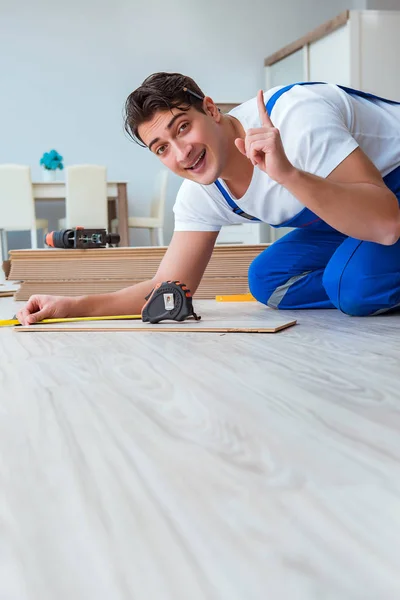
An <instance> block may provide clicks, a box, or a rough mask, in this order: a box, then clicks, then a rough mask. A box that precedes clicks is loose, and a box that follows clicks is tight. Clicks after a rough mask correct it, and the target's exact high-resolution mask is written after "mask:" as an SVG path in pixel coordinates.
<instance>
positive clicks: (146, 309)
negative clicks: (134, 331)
mask: <svg viewBox="0 0 400 600" xmlns="http://www.w3.org/2000/svg"><path fill="white" fill-rule="evenodd" d="M146 300H147V302H146V304H145V305H144V306H143V309H142V321H143V322H145V323H159V322H160V321H164V320H167V319H171V320H172V321H185V320H186V319H190V318H193V319H195V320H196V321H199V320H200V319H201V317H199V316H198V315H196V313H195V312H194V310H193V301H192V295H191V293H190V290H189V289H188V288H187V287H186V285H185V284H184V283H181V282H180V281H163V282H162V283H159V284H157V285H156V287H155V288H154V289H153V290H152V292H150V294H149V295H148V296H146Z"/></svg>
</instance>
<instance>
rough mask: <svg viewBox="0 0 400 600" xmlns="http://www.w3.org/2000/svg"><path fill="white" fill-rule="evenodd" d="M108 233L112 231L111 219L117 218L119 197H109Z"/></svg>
mask: <svg viewBox="0 0 400 600" xmlns="http://www.w3.org/2000/svg"><path fill="white" fill-rule="evenodd" d="M107 217H108V233H111V221H112V220H113V219H116V218H117V199H116V198H109V199H108V211H107Z"/></svg>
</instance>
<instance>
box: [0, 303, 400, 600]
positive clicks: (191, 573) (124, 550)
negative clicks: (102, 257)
mask: <svg viewBox="0 0 400 600" xmlns="http://www.w3.org/2000/svg"><path fill="white" fill-rule="evenodd" d="M212 304H214V303H211V301H209V302H208V303H207V302H201V303H200V302H199V303H197V304H195V309H197V310H198V312H200V314H202V315H203V318H206V315H207V310H211V309H212ZM235 306H236V307H237V313H238V318H240V315H241V311H243V310H245V306H244V305H243V304H237V305H235ZM219 309H220V310H223V308H221V306H220V308H219ZM14 312H15V307H14V306H13V303H12V301H10V299H8V298H5V299H2V300H0V317H1V318H10V317H12V316H13V314H14ZM263 316H264V317H265V312H264V309H263V308H262V307H260V320H261V321H262V319H263ZM285 316H288V317H294V318H297V319H298V325H296V326H295V327H291V328H289V329H287V330H285V331H282V332H280V333H276V334H225V335H222V334H204V333H202V334H197V333H193V334H191V333H184V334H173V333H160V334H158V333H151V334H137V333H135V332H123V333H111V332H107V333H92V332H91V333H88V334H85V333H77V332H75V333H73V332H71V333H48V334H39V333H38V334H24V333H20V334H16V332H15V331H12V330H11V329H3V330H0V386H1V388H0V389H1V399H0V598H1V599H2V600H3V599H4V600H132V599H134V600H286V599H287V600H349V599H354V600H392V599H393V600H395V599H398V598H399V597H400V568H399V567H400V390H399V388H400V315H399V316H380V317H372V318H351V317H347V316H345V315H342V314H340V313H339V312H336V311H305V312H300V311H298V312H290V313H285Z"/></svg>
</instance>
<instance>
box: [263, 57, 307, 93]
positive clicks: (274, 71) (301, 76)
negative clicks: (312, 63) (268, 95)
mask: <svg viewBox="0 0 400 600" xmlns="http://www.w3.org/2000/svg"><path fill="white" fill-rule="evenodd" d="M306 51H307V50H306V48H301V49H300V50H297V52H294V53H293V54H290V55H289V56H287V57H286V58H283V59H282V60H279V61H278V62H276V63H274V64H273V65H271V66H270V67H267V68H266V88H267V89H270V88H272V87H275V86H276V85H289V84H290V83H295V82H297V81H307V79H305V60H306V58H305V53H306Z"/></svg>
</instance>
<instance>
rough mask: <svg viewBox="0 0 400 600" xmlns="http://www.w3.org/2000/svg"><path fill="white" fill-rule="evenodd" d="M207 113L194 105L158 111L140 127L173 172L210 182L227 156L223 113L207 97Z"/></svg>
mask: <svg viewBox="0 0 400 600" xmlns="http://www.w3.org/2000/svg"><path fill="white" fill-rule="evenodd" d="M203 107H204V110H205V111H206V114H204V113H201V112H199V111H198V110H196V109H195V108H193V107H190V109H189V110H188V111H182V110H180V109H178V108H173V109H172V110H166V111H158V112H156V113H155V115H154V116H153V117H152V119H150V120H149V121H146V122H145V123H142V125H140V126H139V128H138V129H139V135H140V137H141V138H142V140H143V142H144V143H145V144H146V146H148V148H149V149H150V150H151V152H153V153H154V154H155V155H156V156H157V157H158V158H159V159H160V160H161V162H162V163H163V164H164V165H165V166H166V167H167V168H168V169H170V170H171V171H173V172H174V173H176V174H177V175H179V176H180V177H184V178H185V179H191V180H192V181H196V182H197V183H201V184H203V185H208V184H210V183H213V182H214V181H215V180H216V179H218V177H219V176H220V174H221V172H222V170H223V169H224V166H225V157H226V156H227V148H226V146H227V140H226V139H225V136H224V134H223V128H222V125H221V113H219V111H218V109H217V107H216V106H215V104H214V103H213V102H212V100H211V99H209V98H205V99H204V101H203Z"/></svg>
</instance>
